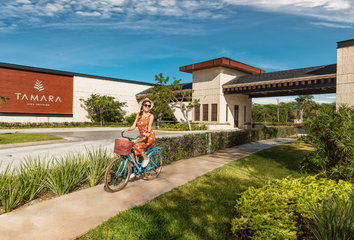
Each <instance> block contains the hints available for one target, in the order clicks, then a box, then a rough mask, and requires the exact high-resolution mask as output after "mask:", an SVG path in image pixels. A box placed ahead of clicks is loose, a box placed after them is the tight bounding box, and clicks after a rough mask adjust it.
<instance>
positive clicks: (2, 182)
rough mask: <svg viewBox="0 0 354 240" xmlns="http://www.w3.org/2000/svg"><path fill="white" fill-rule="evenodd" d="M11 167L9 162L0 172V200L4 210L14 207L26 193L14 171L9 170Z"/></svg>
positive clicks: (7, 210) (8, 210)
mask: <svg viewBox="0 0 354 240" xmlns="http://www.w3.org/2000/svg"><path fill="white" fill-rule="evenodd" d="M11 167H12V166H11V164H10V165H7V167H6V168H5V170H4V172H2V173H1V174H0V200H1V204H2V206H3V208H4V211H5V212H10V211H11V210H12V209H14V208H15V207H16V206H17V205H18V204H19V202H20V201H21V199H22V198H23V196H24V195H26V193H27V189H25V188H24V187H23V186H21V184H20V181H19V177H18V176H17V175H16V171H15V170H11Z"/></svg>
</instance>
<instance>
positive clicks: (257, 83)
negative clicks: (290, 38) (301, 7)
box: [180, 39, 354, 128]
mask: <svg viewBox="0 0 354 240" xmlns="http://www.w3.org/2000/svg"><path fill="white" fill-rule="evenodd" d="M337 44H338V47H337V64H330V65H323V66H316V67H308V68H301V69H292V70H286V71H279V72H271V73H265V71H264V70H262V69H259V68H256V67H253V66H250V65H247V64H244V63H240V62H237V61H235V60H232V59H229V58H218V59H214V60H210V61H205V62H201V63H197V64H191V65H187V66H183V67H180V71H182V72H188V73H192V74H193V87H192V89H193V91H194V92H193V99H199V100H200V103H201V106H200V107H196V108H195V109H194V112H193V121H194V122H201V123H203V122H210V123H215V124H225V123H229V124H230V125H231V126H233V127H237V128H244V123H245V122H250V121H251V116H252V98H259V97H275V96H294V95H308V94H325V93H337V108H338V106H339V105H340V104H347V105H349V106H354V39H352V40H347V41H342V42H338V43H337Z"/></svg>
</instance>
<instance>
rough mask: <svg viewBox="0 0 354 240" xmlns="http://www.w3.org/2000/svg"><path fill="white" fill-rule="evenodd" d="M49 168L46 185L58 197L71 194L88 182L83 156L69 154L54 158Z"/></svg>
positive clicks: (45, 180)
mask: <svg viewBox="0 0 354 240" xmlns="http://www.w3.org/2000/svg"><path fill="white" fill-rule="evenodd" d="M49 166H50V170H49V171H48V173H47V176H46V178H45V179H44V185H45V186H46V187H47V188H49V189H50V190H52V191H53V192H54V193H55V194H56V195H59V196H60V195H64V194H66V193H69V192H70V191H71V190H72V189H73V188H74V187H76V186H78V185H80V184H81V183H82V182H84V181H85V180H86V175H85V172H86V171H85V169H86V167H87V166H86V162H85V161H84V155H83V154H79V153H78V154H73V153H68V154H66V155H65V156H62V157H53V158H52V160H51V161H50V163H49Z"/></svg>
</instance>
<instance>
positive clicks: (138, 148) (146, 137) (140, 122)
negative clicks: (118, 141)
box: [123, 98, 155, 179]
mask: <svg viewBox="0 0 354 240" xmlns="http://www.w3.org/2000/svg"><path fill="white" fill-rule="evenodd" d="M139 105H140V113H139V114H138V115H136V118H135V121H134V123H133V125H132V126H131V127H130V128H127V129H124V130H123V133H124V132H127V131H131V130H134V129H135V128H136V126H138V128H139V132H140V135H141V137H140V138H139V139H138V141H137V142H136V143H135V144H134V145H133V147H134V152H133V156H134V154H135V155H137V156H139V155H141V156H142V157H143V158H144V161H143V164H142V166H143V168H145V167H146V166H147V165H148V164H149V158H148V157H147V156H146V154H145V150H144V149H145V148H147V147H154V146H155V133H154V132H153V131H152V129H151V128H152V122H153V121H154V115H152V114H151V113H150V110H151V108H152V107H153V106H154V103H153V102H152V101H151V100H150V99H148V98H145V99H144V100H143V101H141V102H140V103H139ZM132 167H135V166H134V163H132ZM134 177H135V175H134V171H132V174H131V175H130V179H133V178H134Z"/></svg>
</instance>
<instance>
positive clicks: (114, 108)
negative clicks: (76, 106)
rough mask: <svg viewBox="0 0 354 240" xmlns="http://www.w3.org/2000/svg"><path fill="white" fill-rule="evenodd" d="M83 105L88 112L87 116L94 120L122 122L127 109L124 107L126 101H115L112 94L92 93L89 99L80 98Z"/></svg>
mask: <svg viewBox="0 0 354 240" xmlns="http://www.w3.org/2000/svg"><path fill="white" fill-rule="evenodd" d="M80 101H81V102H82V103H83V104H81V107H83V108H84V109H85V110H86V111H87V113H88V116H87V118H89V119H91V121H93V122H100V123H101V125H102V122H122V121H123V119H124V115H125V111H124V110H123V109H122V108H123V107H125V106H126V102H119V101H115V98H114V97H112V96H107V95H104V96H100V95H98V94H91V96H90V97H89V98H88V99H86V100H85V99H83V98H80Z"/></svg>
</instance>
